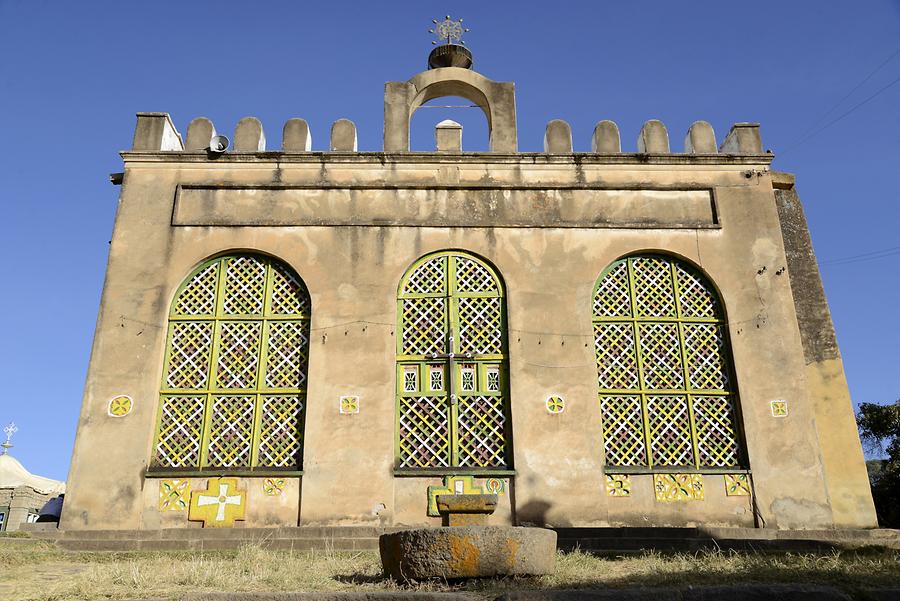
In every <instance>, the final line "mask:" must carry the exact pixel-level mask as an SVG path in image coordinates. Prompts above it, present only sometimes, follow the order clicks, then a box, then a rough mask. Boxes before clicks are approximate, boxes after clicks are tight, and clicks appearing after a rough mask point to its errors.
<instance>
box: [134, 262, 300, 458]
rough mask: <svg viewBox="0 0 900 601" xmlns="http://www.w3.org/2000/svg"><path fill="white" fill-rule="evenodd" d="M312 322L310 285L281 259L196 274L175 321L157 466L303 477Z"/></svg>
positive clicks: (177, 304)
mask: <svg viewBox="0 0 900 601" xmlns="http://www.w3.org/2000/svg"><path fill="white" fill-rule="evenodd" d="M309 318H310V301H309V294H308V292H307V291H306V287H305V286H304V285H303V282H302V281H301V280H300V279H299V278H298V277H297V276H296V275H295V274H294V273H293V272H292V271H291V269H290V268H288V267H286V266H285V265H282V264H281V263H278V262H276V261H274V260H272V259H269V258H267V257H261V256H256V255H234V256H227V257H220V258H217V259H214V260H212V261H209V262H207V263H206V264H204V265H203V266H201V267H200V268H198V269H197V270H196V271H194V273H193V274H191V275H190V276H189V277H188V278H187V280H186V281H185V283H184V284H183V285H182V287H181V289H180V290H179V292H178V294H177V295H176V297H175V300H174V301H173V303H172V310H171V313H170V315H169V335H168V341H167V344H166V360H165V366H164V371H163V382H162V390H161V394H160V408H159V423H158V427H157V436H156V445H155V447H154V456H153V460H152V466H153V467H154V468H157V469H167V468H194V469H198V468H200V469H202V468H205V467H210V468H232V469H235V470H237V469H254V468H283V469H299V468H300V465H301V456H302V434H303V418H304V405H305V397H306V384H307V364H308V359H309Z"/></svg>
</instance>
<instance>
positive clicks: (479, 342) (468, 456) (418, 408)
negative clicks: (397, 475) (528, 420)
mask: <svg viewBox="0 0 900 601" xmlns="http://www.w3.org/2000/svg"><path fill="white" fill-rule="evenodd" d="M397 313H398V316H399V320H400V323H399V328H398V334H399V335H398V336H397V468H398V471H403V470H417V469H440V468H448V469H449V468H471V469H474V470H478V469H506V468H508V467H509V466H510V452H509V441H510V433H509V409H508V393H507V390H508V386H507V380H506V379H507V354H506V333H505V329H506V328H505V323H506V320H505V315H504V298H503V284H502V282H501V280H500V277H499V276H498V274H497V273H496V272H495V271H494V270H493V269H492V268H491V267H490V266H488V265H487V264H485V263H484V262H482V261H481V260H479V259H477V258H475V257H474V256H471V255H468V254H464V253H462V252H458V251H450V252H440V253H436V254H432V255H428V256H426V257H424V258H422V259H420V260H419V261H417V262H416V263H415V264H414V265H413V266H412V267H411V268H410V269H409V271H407V273H406V274H405V275H404V276H403V279H402V280H401V281H400V288H399V294H398V299H397Z"/></svg>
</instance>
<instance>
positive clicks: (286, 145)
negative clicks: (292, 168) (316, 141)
mask: <svg viewBox="0 0 900 601" xmlns="http://www.w3.org/2000/svg"><path fill="white" fill-rule="evenodd" d="M281 149H282V150H284V151H285V152H309V151H310V150H312V135H311V134H310V133H309V124H308V123H307V122H306V121H305V120H303V119H288V120H287V123H285V124H284V129H283V130H282V132H281Z"/></svg>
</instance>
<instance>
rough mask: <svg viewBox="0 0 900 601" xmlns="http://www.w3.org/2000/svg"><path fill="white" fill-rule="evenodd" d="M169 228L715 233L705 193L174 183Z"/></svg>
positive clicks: (713, 213) (714, 218) (713, 206)
mask: <svg viewBox="0 0 900 601" xmlns="http://www.w3.org/2000/svg"><path fill="white" fill-rule="evenodd" d="M172 225H175V226H225V227H227V226H276V227H277V226H400V227H493V228H497V227H556V228H610V227H614V228H667V229H668V228H680V229H683V228H687V229H702V228H717V227H720V226H719V222H718V218H717V212H716V203H715V195H714V193H713V190H711V189H682V190H674V189H665V190H659V189H656V190H647V189H586V188H579V187H554V188H532V187H517V188H487V187H484V188H482V187H455V188H453V187H440V188H411V187H407V188H382V187H371V186H360V187H329V188H313V187H309V188H307V187H228V186H214V185H210V186H197V185H190V186H188V185H179V186H178V189H177V191H176V194H175V208H174V211H173V215H172Z"/></svg>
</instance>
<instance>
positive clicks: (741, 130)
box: [719, 123, 762, 154]
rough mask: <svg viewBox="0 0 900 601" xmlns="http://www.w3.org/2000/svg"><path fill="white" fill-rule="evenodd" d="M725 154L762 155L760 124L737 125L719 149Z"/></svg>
mask: <svg viewBox="0 0 900 601" xmlns="http://www.w3.org/2000/svg"><path fill="white" fill-rule="evenodd" d="M719 152H721V153H724V154H762V139H761V138H760V136H759V123H735V124H734V125H732V126H731V131H729V132H728V135H727V136H725V141H724V142H722V146H721V147H720V148H719Z"/></svg>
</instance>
